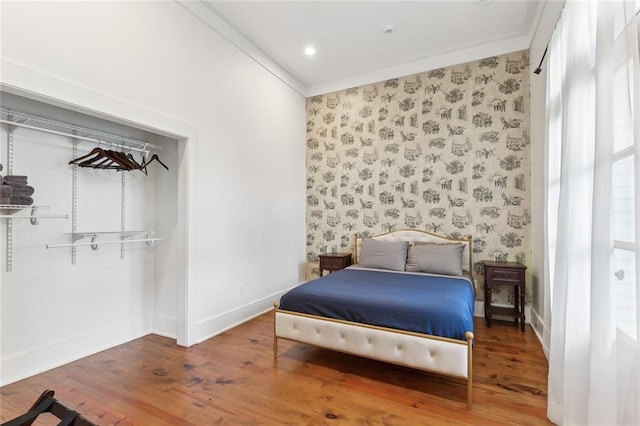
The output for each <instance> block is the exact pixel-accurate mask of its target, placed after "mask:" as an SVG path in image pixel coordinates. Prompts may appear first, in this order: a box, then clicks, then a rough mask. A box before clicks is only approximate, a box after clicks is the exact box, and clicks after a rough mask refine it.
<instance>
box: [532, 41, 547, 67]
mask: <svg viewBox="0 0 640 426" xmlns="http://www.w3.org/2000/svg"><path fill="white" fill-rule="evenodd" d="M547 49H549V43H547V46H546V47H545V48H544V53H543V54H542V58H540V63H539V64H538V67H537V68H536V69H535V70H533V73H534V74H540V73H541V72H542V61H544V57H545V56H547Z"/></svg>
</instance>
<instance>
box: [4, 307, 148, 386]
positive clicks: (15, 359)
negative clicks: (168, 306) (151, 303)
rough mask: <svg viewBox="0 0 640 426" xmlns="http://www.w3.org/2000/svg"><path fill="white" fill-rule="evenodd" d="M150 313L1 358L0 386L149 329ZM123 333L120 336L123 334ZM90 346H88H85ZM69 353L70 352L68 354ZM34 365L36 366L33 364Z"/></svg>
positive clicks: (135, 336)
mask: <svg viewBox="0 0 640 426" xmlns="http://www.w3.org/2000/svg"><path fill="white" fill-rule="evenodd" d="M151 321H152V320H151V317H148V316H143V317H138V318H135V319H132V320H131V321H126V322H122V323H120V324H116V325H113V326H110V327H107V328H103V329H101V330H97V331H93V332H91V333H88V334H82V335H78V336H75V337H72V338H70V339H67V340H64V341H59V342H55V343H53V344H50V345H45V346H41V347H39V348H36V349H31V350H29V351H27V352H20V353H16V354H11V355H9V356H7V357H6V358H4V359H2V363H1V364H2V369H0V386H5V385H8V384H9V383H13V382H17V381H18V380H22V379H25V378H27V377H31V376H33V375H36V374H39V373H42V372H44V371H47V370H50V369H52V368H56V367H59V366H61V365H64V364H68V363H70V362H73V361H76V360H78V359H81V358H84V357H86V356H89V355H93V354H96V353H98V352H101V351H103V350H105V349H109V348H112V347H114V346H117V345H121V344H123V343H126V342H130V341H132V340H134V339H137V338H139V337H142V336H146V335H147V334H149V333H150V332H151ZM123 336H124V337H123ZM87 348H90V349H87ZM69 354H73V355H72V356H69ZM34 366H38V367H37V368H34Z"/></svg>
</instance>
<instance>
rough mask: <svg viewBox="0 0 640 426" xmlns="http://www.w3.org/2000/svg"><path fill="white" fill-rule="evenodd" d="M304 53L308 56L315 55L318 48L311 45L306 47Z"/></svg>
mask: <svg viewBox="0 0 640 426" xmlns="http://www.w3.org/2000/svg"><path fill="white" fill-rule="evenodd" d="M304 53H305V55H307V56H313V55H315V54H316V49H315V47H313V46H309V47H307V48H306V49H304Z"/></svg>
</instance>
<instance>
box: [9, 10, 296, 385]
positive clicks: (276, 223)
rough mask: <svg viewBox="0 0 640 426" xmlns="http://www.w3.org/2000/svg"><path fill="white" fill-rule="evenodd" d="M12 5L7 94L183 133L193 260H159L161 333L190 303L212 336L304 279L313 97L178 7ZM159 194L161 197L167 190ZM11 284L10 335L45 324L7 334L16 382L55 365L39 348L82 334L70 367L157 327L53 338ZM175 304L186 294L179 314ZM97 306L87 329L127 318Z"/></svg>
mask: <svg viewBox="0 0 640 426" xmlns="http://www.w3.org/2000/svg"><path fill="white" fill-rule="evenodd" d="M1 8H2V10H1V15H2V16H1V19H2V21H1V28H2V30H1V31H2V32H1V34H0V36H1V39H2V45H1V50H0V51H1V54H2V74H1V76H0V77H1V82H2V84H3V86H4V87H5V88H10V89H11V90H15V91H17V92H20V93H25V94H33V95H34V96H37V97H38V98H44V99H49V100H51V101H52V102H54V103H62V104H64V105H71V106H77V107H78V108H81V109H83V110H86V111H91V112H95V113H96V114H97V115H100V116H104V117H109V118H113V119H114V120H116V121H119V122H128V123H129V124H134V125H136V126H140V127H142V128H144V129H145V130H157V131H158V132H159V133H162V134H174V135H176V136H177V138H178V139H180V140H181V141H182V142H181V144H184V145H183V146H181V148H180V149H178V150H177V154H176V156H177V157H178V158H177V161H178V163H179V164H180V170H179V171H178V187H179V190H181V191H182V192H181V194H180V195H179V197H178V199H179V203H181V204H182V203H183V204H184V205H186V207H185V208H179V209H178V210H177V211H174V213H173V214H174V215H175V216H176V217H177V221H178V222H177V223H180V221H181V220H183V221H184V220H188V229H187V235H188V241H186V243H180V242H179V241H178V243H177V245H176V246H175V247H172V248H171V249H170V250H169V251H168V252H167V253H165V254H164V256H165V258H166V257H171V256H182V255H184V256H185V258H186V259H187V264H186V266H184V269H185V271H178V273H175V270H171V271H162V268H163V266H158V267H156V268H155V272H154V273H155V274H160V275H162V276H163V277H164V278H161V279H159V281H160V283H159V284H158V283H156V286H157V287H156V290H157V291H156V293H155V295H154V296H153V297H154V298H155V299H154V300H153V302H152V303H151V304H152V306H153V308H151V309H149V308H148V307H147V305H146V304H147V303H148V300H147V299H146V298H145V297H143V298H142V299H144V300H145V302H144V303H145V307H144V308H143V309H141V311H140V312H142V313H143V314H144V316H145V318H147V317H148V315H147V312H153V314H152V315H157V316H158V318H156V319H155V320H154V321H153V322H154V323H155V324H156V328H158V332H161V333H164V334H169V333H168V331H167V329H170V328H171V327H170V326H167V325H168V324H170V323H171V320H172V318H171V315H173V312H175V315H177V316H180V314H181V309H184V307H185V306H186V316H187V319H186V328H187V331H186V332H185V333H186V334H187V336H186V338H185V343H187V344H190V343H195V342H197V341H201V340H204V339H206V338H208V337H209V336H212V335H214V334H216V333H219V332H221V331H222V330H225V329H227V328H229V327H231V326H233V325H234V324H236V323H238V322H241V321H243V320H246V319H247V318H249V317H251V316H253V315H256V314H258V313H260V312H262V311H263V310H265V309H268V308H269V306H270V305H271V303H272V302H273V301H275V300H277V298H278V296H279V294H280V293H281V292H283V291H284V290H285V289H288V288H290V287H291V286H293V285H295V284H297V283H298V282H299V281H300V280H301V279H302V269H303V265H304V261H305V258H304V256H305V254H304V250H305V246H304V244H305V241H304V208H305V204H304V195H305V194H304V190H305V188H304V183H305V181H304V172H305V164H304V155H305V152H304V149H305V145H304V135H305V130H304V119H305V118H304V113H305V112H304V99H303V97H302V96H300V95H299V94H298V93H296V92H295V91H294V90H292V89H291V88H290V87H289V86H287V85H285V84H284V83H283V82H282V81H281V80H280V79H278V78H276V77H275V76H273V75H272V74H270V73H269V72H268V71H266V70H265V69H264V68H263V67H261V66H259V65H258V64H256V63H255V62H254V61H253V60H252V59H250V58H248V57H247V56H246V55H245V54H243V53H241V52H240V51H239V50H237V49H236V48H235V47H234V46H232V45H231V44H230V43H228V42H227V41H226V40H225V39H223V38H222V37H220V36H219V35H218V34H217V33H216V32H214V31H213V30H212V29H211V28H209V27H207V26H205V25H203V24H202V23H201V22H200V21H199V20H197V19H196V18H195V17H194V16H193V15H191V14H190V13H189V12H188V11H187V10H186V9H185V8H183V7H182V6H180V5H179V4H177V3H173V2H100V3H97V2H89V3H84V2H56V3H50V2H42V3H33V2H3V3H2V4H1ZM182 184H184V185H183V186H184V187H182V186H181V185H182ZM180 188H182V189H180ZM185 189H186V190H185ZM157 197H158V200H157V201H158V203H162V195H157ZM158 207H159V208H162V207H161V206H158ZM174 207H175V206H174ZM184 216H186V219H185V217H184ZM169 225H170V224H164V226H165V227H167V226H169ZM177 232H181V231H180V230H179V229H178V230H177ZM51 262H52V264H51V265H50V266H49V271H48V274H47V280H48V281H53V282H55V281H56V280H57V279H58V278H56V276H57V274H56V272H57V268H58V266H57V265H58V263H54V262H53V261H51ZM63 262H68V260H67V259H61V260H60V264H63ZM180 267H181V266H180V265H177V266H176V268H178V269H179V268H180ZM86 272H87V273H89V272H91V271H86ZM183 272H184V274H186V275H187V277H188V281H187V284H188V290H189V291H188V292H187V294H186V296H184V297H186V300H180V298H181V297H183V296H181V295H180V294H177V295H176V294H175V293H172V291H171V281H172V280H174V279H175V280H180V277H181V276H182V275H183ZM172 274H173V275H172ZM172 276H173V277H175V278H171V277H172ZM138 278H139V277H136V276H129V277H124V278H123V281H124V282H125V283H129V284H130V283H131V282H132V281H136V280H138ZM8 284H9V282H5V280H3V281H2V283H1V285H2V324H3V327H5V324H8V325H7V326H6V327H7V331H6V332H7V333H10V334H11V333H13V334H19V333H21V332H20V331H19V330H21V329H23V328H24V327H28V328H30V329H34V330H35V331H34V333H33V334H32V335H30V336H29V338H28V339H25V342H24V344H23V345H22V346H21V347H19V348H18V347H13V346H12V345H14V343H13V341H11V340H9V341H6V340H5V330H3V335H2V357H3V366H4V365H5V363H4V358H5V357H6V356H8V355H7V354H12V355H15V356H20V357H21V360H22V361H24V362H21V363H16V364H15V365H16V366H18V365H19V366H20V369H21V370H20V371H10V372H5V371H3V372H2V380H3V383H5V382H7V381H9V380H14V379H15V378H17V377H21V376H26V375H28V374H32V373H34V372H36V371H38V370H40V369H41V368H42V365H43V360H42V359H41V358H38V357H30V353H32V352H33V351H34V350H35V349H37V348H43V347H46V346H47V345H52V344H57V343H60V342H63V341H77V343H78V347H75V348H74V349H73V350H72V351H69V352H67V353H56V354H54V355H55V357H54V358H55V362H54V364H56V363H57V364H59V363H62V362H66V361H69V360H71V359H74V358H77V357H78V356H82V355H85V354H86V353H89V352H92V351H96V350H100V349H102V348H103V347H104V346H105V345H107V346H108V345H109V344H115V343H119V342H122V341H125V340H127V339H129V338H131V335H142V334H144V333H145V332H146V328H145V329H141V330H136V331H134V332H133V333H130V334H125V333H115V334H114V335H112V336H109V341H108V342H105V340H104V339H102V340H95V339H93V340H92V339H80V340H79V335H78V333H77V330H74V325H73V324H71V322H70V320H65V321H63V322H62V323H60V324H59V327H58V328H59V331H57V332H56V333H57V334H56V336H55V337H54V338H52V339H53V341H48V340H47V339H49V338H48V337H46V334H47V330H46V329H40V330H38V327H36V325H37V324H42V323H46V322H47V321H48V320H47V318H48V317H47V315H46V314H45V312H40V311H39V310H38V309H33V310H32V311H30V315H20V316H19V319H16V318H15V312H10V313H11V314H12V315H11V316H7V315H8V314H5V312H8V308H9V306H16V307H20V306H27V304H28V303H29V301H28V300H27V298H26V295H24V294H22V295H20V294H13V293H12V292H11V289H9V288H8ZM110 284H111V283H110ZM123 285H125V284H123ZM77 291H82V292H88V293H90V294H91V295H93V296H95V299H96V300H100V299H101V298H102V297H103V296H104V295H108V294H109V292H110V289H109V284H107V283H98V284H96V287H95V288H94V289H92V290H90V289H87V288H81V289H77ZM76 294H77V293H76V292H75V291H73V289H71V290H70V291H69V292H66V293H61V294H51V295H50V297H49V298H48V299H47V300H46V301H47V303H50V304H51V306H64V305H65V304H66V305H68V304H73V301H74V298H75V297H76ZM172 298H177V299H178V300H176V303H177V306H178V308H177V309H175V311H174V310H173V309H172V301H171V299H172ZM62 302H64V303H62ZM113 308H114V309H116V310H117V307H115V306H113ZM52 309H53V308H52ZM54 311H55V310H54ZM84 313H85V314H86V315H85V316H83V317H82V321H85V322H86V323H87V324H86V327H88V329H87V330H84V331H85V332H86V333H85V334H84V335H85V336H91V335H92V333H93V334H96V335H97V334H99V331H100V330H102V329H104V328H105V327H110V326H113V325H114V324H116V323H117V321H118V319H117V315H114V316H111V317H109V316H108V315H104V314H103V313H100V314H99V315H90V314H91V312H84ZM115 313H116V314H117V311H116V312H115ZM76 320H77V319H76ZM160 322H162V323H163V325H158V323H160ZM177 322H178V323H179V322H180V321H179V319H177ZM152 327H153V325H152ZM143 328H144V327H143ZM181 333H182V331H180V330H178V331H177V334H178V336H180V334H181ZM47 367H48V366H47Z"/></svg>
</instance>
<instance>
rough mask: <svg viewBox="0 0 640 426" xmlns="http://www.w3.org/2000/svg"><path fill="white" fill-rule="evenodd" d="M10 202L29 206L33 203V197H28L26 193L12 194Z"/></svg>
mask: <svg viewBox="0 0 640 426" xmlns="http://www.w3.org/2000/svg"><path fill="white" fill-rule="evenodd" d="M10 204H17V205H20V206H30V205H31V204H33V198H31V197H29V196H28V195H12V196H11V203H10Z"/></svg>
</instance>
